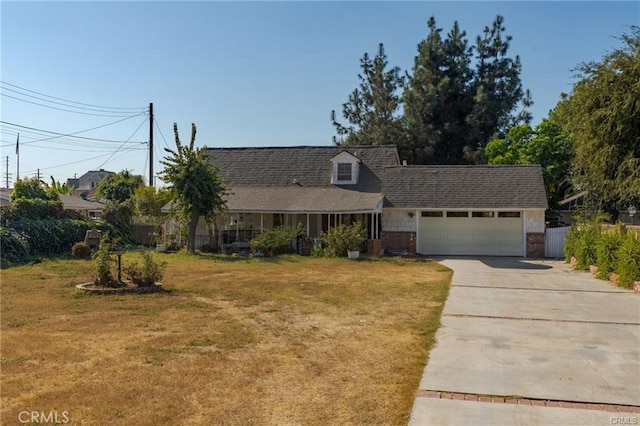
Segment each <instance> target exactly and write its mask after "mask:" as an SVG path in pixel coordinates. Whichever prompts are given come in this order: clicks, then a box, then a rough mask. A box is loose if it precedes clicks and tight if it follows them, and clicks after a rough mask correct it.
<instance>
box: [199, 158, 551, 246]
mask: <svg viewBox="0 0 640 426" xmlns="http://www.w3.org/2000/svg"><path fill="white" fill-rule="evenodd" d="M206 154H207V155H208V156H209V157H210V159H211V161H212V162H213V163H214V164H216V165H217V166H218V167H220V175H221V177H223V178H224V179H225V180H226V183H227V186H228V188H229V194H228V196H227V198H226V200H227V214H226V217H225V218H224V220H222V219H221V220H219V221H218V222H217V228H218V229H219V231H220V233H221V234H222V235H221V236H222V237H223V239H224V243H233V242H238V241H249V240H250V239H251V238H253V236H255V235H257V234H258V233H260V232H262V231H263V230H267V229H272V228H274V227H277V226H279V225H287V226H297V225H300V226H302V227H304V228H305V229H306V232H307V236H308V237H309V238H310V239H315V240H316V241H318V240H319V238H320V236H321V233H322V232H327V231H329V230H330V229H331V228H334V227H336V226H337V225H339V224H341V223H345V224H348V223H352V222H354V221H356V220H359V221H361V222H362V223H363V224H364V226H365V228H366V230H367V239H368V241H367V250H368V251H370V252H372V253H375V254H380V253H382V252H384V253H391V254H405V253H407V254H415V253H417V254H422V255H497V256H525V257H543V256H544V235H545V222H544V212H545V210H546V209H547V198H546V194H545V189H544V183H543V179H542V171H541V168H540V166H537V165H534V166H532V165H528V166H507V165H499V166H407V165H402V164H400V160H399V158H398V153H397V150H396V147H395V146H393V145H388V146H359V147H337V146H298V147H264V148H209V149H207V151H206ZM198 234H199V236H200V238H199V241H200V242H198V241H197V242H196V246H198V245H199V244H202V243H204V242H211V241H212V238H213V236H212V234H211V232H210V231H207V230H206V227H205V225H204V222H203V221H201V223H200V225H199V230H198Z"/></svg>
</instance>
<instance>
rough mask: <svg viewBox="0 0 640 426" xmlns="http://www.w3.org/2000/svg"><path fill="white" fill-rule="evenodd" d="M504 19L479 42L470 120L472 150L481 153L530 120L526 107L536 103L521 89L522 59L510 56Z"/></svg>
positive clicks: (477, 44) (470, 146)
mask: <svg viewBox="0 0 640 426" xmlns="http://www.w3.org/2000/svg"><path fill="white" fill-rule="evenodd" d="M503 23H504V18H503V17H502V16H500V15H498V16H496V19H495V20H494V21H493V24H492V25H491V27H485V28H484V31H483V35H482V36H478V37H477V39H476V46H475V51H476V60H477V64H476V71H475V78H474V82H473V88H472V92H473V96H474V104H473V110H472V111H471V114H469V116H468V117H467V122H468V123H469V124H470V130H471V132H470V133H469V142H468V146H469V149H470V151H469V152H468V156H469V155H472V151H473V150H481V149H482V148H483V147H484V146H485V144H486V143H487V142H488V141H489V140H490V139H491V138H492V137H494V136H495V135H496V133H497V135H498V137H504V136H506V133H507V131H508V129H509V128H510V127H512V126H514V125H517V124H521V123H526V124H529V123H530V121H531V114H530V113H529V112H528V111H527V110H526V107H528V106H530V105H532V104H533V101H532V100H531V95H530V93H529V91H527V92H526V96H525V93H524V92H523V90H522V82H521V80H520V71H521V67H522V65H521V63H520V57H519V56H517V55H516V57H515V59H512V58H510V57H508V56H507V52H508V50H509V43H510V42H511V40H512V37H511V36H509V35H507V36H506V37H504V38H503V34H504V32H505V30H506V28H505V27H504V25H503ZM520 101H522V102H523V109H522V110H521V111H520V112H519V113H518V114H515V115H514V114H513V111H514V109H515V108H516V106H517V105H518V102H520Z"/></svg>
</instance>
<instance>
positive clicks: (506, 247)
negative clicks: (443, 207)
mask: <svg viewBox="0 0 640 426" xmlns="http://www.w3.org/2000/svg"><path fill="white" fill-rule="evenodd" d="M522 216H523V215H522V213H521V212H511V211H505V212H503V211H422V212H421V214H420V218H419V220H418V233H417V234H418V237H417V238H418V247H417V251H418V253H425V254H427V253H428V254H434V255H486V256H522V255H523V247H524V245H523V241H524V224H523V220H522Z"/></svg>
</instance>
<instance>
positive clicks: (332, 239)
mask: <svg viewBox="0 0 640 426" xmlns="http://www.w3.org/2000/svg"><path fill="white" fill-rule="evenodd" d="M365 239H366V232H365V229H364V227H363V226H362V223H360V222H356V223H354V224H353V225H339V226H338V227H337V228H333V229H331V230H329V232H327V233H326V234H324V235H323V236H322V242H323V243H324V244H325V245H326V249H325V253H326V255H327V256H329V257H345V256H346V255H347V252H348V251H358V250H360V247H361V246H362V243H364V241H365Z"/></svg>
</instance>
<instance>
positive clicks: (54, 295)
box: [0, 253, 451, 425]
mask: <svg viewBox="0 0 640 426" xmlns="http://www.w3.org/2000/svg"><path fill="white" fill-rule="evenodd" d="M135 257H136V255H134V254H130V253H127V254H125V255H124V256H123V262H124V263H125V264H126V262H127V261H130V260H132V259H133V258H135ZM158 258H159V259H161V260H166V261H167V262H168V266H167V269H166V273H165V277H164V279H163V284H164V287H165V288H166V289H167V290H169V291H168V292H166V293H163V294H146V295H122V296H95V295H86V294H84V293H78V292H77V291H76V290H75V285H76V284H80V283H83V282H87V281H90V268H91V267H90V265H91V264H90V262H87V261H79V260H51V261H44V262H42V263H40V264H35V265H32V266H21V267H16V268H10V269H6V270H3V271H2V276H1V291H2V294H1V296H2V298H1V302H0V307H1V317H0V321H1V332H2V336H1V337H2V341H1V343H2V346H1V362H2V364H1V367H2V370H1V374H2V387H1V389H0V392H1V405H2V408H1V415H2V421H1V422H2V424H17V423H18V416H19V413H20V412H22V411H29V412H31V411H37V412H44V413H49V412H52V411H55V412H57V413H58V419H64V417H63V413H64V412H66V413H68V414H67V416H68V418H69V419H70V422H69V424H83V425H106V424H109V425H119V424H123V425H125V424H126V425H130V424H135V425H157V424H183V425H194V424H202V425H205V424H207V425H208V424H238V425H247V424H260V425H263V424H273V425H276V424H277V425H280V424H318V425H325V424H358V425H360V424H406V422H407V420H408V418H409V414H410V411H411V407H412V404H413V400H414V393H415V391H416V389H417V388H418V384H419V381H420V377H421V374H422V370H423V368H424V364H425V362H426V359H427V355H428V349H429V348H430V347H431V345H432V344H433V343H434V336H435V331H436V329H437V327H438V325H439V322H440V314H441V311H442V307H443V304H444V301H445V299H446V297H447V294H448V291H449V284H450V279H451V271H450V270H448V269H447V268H445V267H443V266H441V265H438V264H436V263H433V262H429V261H425V260H407V259H381V260H361V261H349V260H346V259H315V258H302V257H281V258H275V259H240V258H219V257H214V256H195V257H192V256H186V255H182V254H160V255H158Z"/></svg>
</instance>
